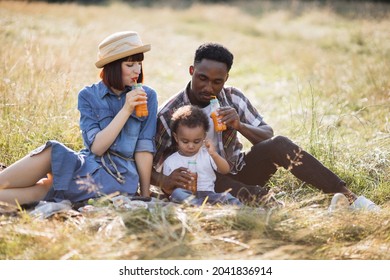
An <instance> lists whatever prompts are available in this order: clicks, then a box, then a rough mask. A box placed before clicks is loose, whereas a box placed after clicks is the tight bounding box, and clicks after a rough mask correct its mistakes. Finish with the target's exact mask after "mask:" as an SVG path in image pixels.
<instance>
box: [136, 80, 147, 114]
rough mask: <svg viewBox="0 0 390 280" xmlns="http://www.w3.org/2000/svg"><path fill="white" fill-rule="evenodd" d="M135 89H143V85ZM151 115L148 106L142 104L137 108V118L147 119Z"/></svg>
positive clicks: (137, 85) (139, 84) (138, 85)
mask: <svg viewBox="0 0 390 280" xmlns="http://www.w3.org/2000/svg"><path fill="white" fill-rule="evenodd" d="M134 88H142V84H141V83H138V84H135V85H134ZM148 114H149V112H148V105H147V104H141V105H137V106H135V115H136V116H137V117H147V116H148Z"/></svg>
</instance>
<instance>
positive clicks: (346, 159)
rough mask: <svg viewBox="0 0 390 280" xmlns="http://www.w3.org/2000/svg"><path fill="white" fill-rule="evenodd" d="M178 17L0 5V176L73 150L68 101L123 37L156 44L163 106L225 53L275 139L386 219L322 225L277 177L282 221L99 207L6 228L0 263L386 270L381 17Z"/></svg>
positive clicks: (75, 138)
mask: <svg viewBox="0 0 390 280" xmlns="http://www.w3.org/2000/svg"><path fill="white" fill-rule="evenodd" d="M179 2H180V3H181V2H182V1H179ZM189 2H190V1H188V2H187V3H189ZM159 3H160V2H159ZM172 3H174V4H172ZM177 3H178V2H177V1H176V2H175V1H168V3H165V5H164V4H162V3H160V4H158V5H156V6H153V5H152V6H148V7H146V6H143V5H133V6H131V5H127V4H123V3H120V2H115V1H112V2H111V4H109V5H100V6H98V5H88V6H83V5H77V4H47V3H43V2H21V1H18V2H7V1H1V2H0V39H1V42H2V44H1V45H0V54H1V64H2V65H1V67H0V77H1V80H0V114H1V119H0V130H1V134H0V162H4V163H5V164H11V163H12V162H14V161H15V160H17V159H19V158H20V157H22V156H24V155H25V154H26V153H27V152H29V151H30V150H31V149H33V148H35V147H37V146H39V145H41V144H42V143H43V142H44V141H46V140H48V139H57V140H59V141H62V142H64V143H66V144H67V145H69V146H70V147H71V148H74V149H76V150H77V149H79V148H81V147H82V142H81V137H80V134H79V128H78V112H77V110H76V102H77V92H78V91H79V90H80V89H81V88H82V87H83V86H84V85H87V84H91V83H93V82H95V81H97V77H98V70H97V69H96V68H94V62H95V59H96V46H97V44H98V43H99V42H100V41H101V40H102V38H104V37H105V36H106V35H108V34H110V33H112V32H115V31H118V30H128V29H133V30H137V31H138V32H139V33H140V34H141V36H142V38H143V41H144V42H149V43H151V44H152V51H151V52H149V53H147V55H146V60H145V65H144V67H145V71H146V83H147V84H149V85H150V86H152V87H154V88H155V89H156V90H157V92H158V93H159V102H160V103H162V102H163V101H164V100H165V99H166V98H167V97H168V96H170V95H171V94H173V93H176V92H177V91H179V90H180V89H181V88H182V87H184V85H185V83H186V81H188V79H189V75H188V66H189V65H190V64H191V63H192V57H193V52H194V50H195V49H196V47H197V46H198V45H199V44H200V43H203V42H205V41H218V42H221V43H223V44H225V45H227V46H228V47H229V48H230V49H231V50H232V51H233V53H234V54H235V63H234V65H233V69H232V71H231V74H230V78H229V83H230V84H232V85H236V86H239V87H240V88H242V89H243V90H245V92H247V94H248V96H249V97H250V98H251V99H252V100H253V103H254V104H255V105H256V107H257V108H258V109H259V110H260V111H261V113H262V114H263V115H264V116H265V118H266V121H267V122H268V123H269V124H271V125H272V126H273V127H274V129H275V131H276V133H277V134H283V135H286V136H288V137H290V138H292V139H294V140H296V141H297V142H298V143H299V144H300V145H302V146H303V147H304V148H305V149H307V150H309V151H310V152H311V153H313V154H314V155H315V156H316V157H318V158H319V159H320V160H321V161H322V162H324V164H326V165H327V166H329V167H330V168H331V169H332V170H334V171H335V172H336V173H337V174H339V175H340V176H341V177H342V178H343V179H345V180H346V181H347V182H348V184H349V185H350V187H351V188H352V189H353V190H354V191H356V192H358V193H362V194H364V195H366V196H368V197H370V198H372V199H373V200H375V201H377V202H378V203H380V204H381V207H382V208H383V211H382V212H381V213H376V214H375V213H357V212H354V213H352V212H342V213H335V214H333V215H329V213H328V212H327V211H326V209H327V206H328V204H329V200H330V197H329V196H326V195H323V194H320V193H319V192H318V191H316V190H314V189H312V188H310V187H309V186H302V184H301V182H298V181H297V180H296V179H295V178H293V177H292V176H291V175H290V174H289V173H287V172H285V171H283V170H280V171H279V172H278V173H277V174H276V176H274V178H273V179H272V180H271V182H270V186H271V187H272V188H273V189H274V191H275V192H282V191H283V192H285V193H286V195H285V196H282V197H281V199H282V200H284V202H285V203H286V207H285V208H283V209H274V210H272V211H267V212H266V213H264V212H262V211H258V210H256V209H251V208H247V209H242V210H237V209H232V208H224V207H207V208H204V209H192V208H181V207H167V208H161V209H158V211H153V212H148V211H138V212H131V213H130V212H121V211H116V210H115V209H113V208H112V207H107V208H106V209H105V211H103V212H98V213H94V214H83V215H80V214H78V213H75V212H70V213H66V214H58V215H56V216H54V217H51V218H49V219H47V220H36V219H33V218H31V217H30V216H29V215H28V214H27V213H25V212H23V211H19V212H18V214H17V215H16V216H14V215H2V216H0V259H166V258H168V259H389V257H390V252H389V250H390V248H389V245H388V244H389V240H390V235H389V222H388V221H389V203H388V201H389V199H390V185H389V182H390V178H389V174H390V169H389V166H390V136H389V135H390V120H389V114H388V112H389V110H388V108H389V105H390V102H389V100H390V83H389V80H388V77H389V76H390V67H389V63H388V61H389V58H390V53H389V50H390V32H389V29H388V26H389V24H390V22H389V18H390V17H389V11H390V6H389V5H388V4H370V3H368V4H367V3H361V2H359V3H353V4H348V3H344V2H341V1H337V2H336V3H335V2H329V1H326V4H319V2H308V1H304V2H301V1H277V2H273V1H245V2H239V4H235V3H233V4H230V5H223V4H192V5H190V4H188V5H182V6H181V5H175V4H177ZM216 15H218V16H216ZM245 145H246V147H248V143H246V142H245ZM1 207H2V208H4V207H3V206H1ZM10 210H12V209H10ZM205 252H207V254H205Z"/></svg>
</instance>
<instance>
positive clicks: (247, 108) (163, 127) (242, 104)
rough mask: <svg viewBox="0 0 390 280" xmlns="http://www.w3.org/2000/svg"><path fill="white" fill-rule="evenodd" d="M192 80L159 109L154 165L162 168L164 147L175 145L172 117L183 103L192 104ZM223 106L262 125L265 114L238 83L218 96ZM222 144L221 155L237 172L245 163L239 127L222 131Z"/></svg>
mask: <svg viewBox="0 0 390 280" xmlns="http://www.w3.org/2000/svg"><path fill="white" fill-rule="evenodd" d="M189 87H190V83H188V85H187V87H186V88H185V89H184V90H182V91H180V92H179V93H177V94H176V95H174V96H172V97H171V98H169V99H168V100H167V101H165V103H164V104H163V105H162V106H161V107H160V108H159V110H158V113H157V131H156V136H155V139H156V148H157V152H156V154H155V156H154V166H155V168H156V169H158V168H160V167H161V165H162V163H163V161H164V159H165V157H166V155H164V151H165V150H166V149H167V148H168V147H170V146H171V143H172V141H171V129H170V120H171V118H172V114H173V113H174V112H175V111H176V109H178V108H179V107H181V106H184V105H191V102H190V100H189V98H188V91H189ZM217 98H218V101H219V103H220V104H221V106H222V107H225V106H228V107H233V108H235V109H236V111H237V113H238V116H239V118H240V121H241V122H243V123H246V124H249V125H253V126H260V125H261V122H262V120H263V117H262V116H261V115H260V114H259V113H258V112H257V110H256V108H255V107H253V106H252V104H251V103H250V102H249V100H248V99H247V98H246V97H245V96H244V94H243V93H242V92H241V91H239V90H238V89H237V88H235V87H224V88H222V90H221V92H220V93H219V94H218V96H217ZM218 141H219V143H218V146H219V147H223V151H222V152H221V155H222V156H223V157H225V158H226V160H227V161H228V163H229V165H230V170H231V171H230V172H231V173H232V174H236V173H237V172H238V171H240V170H241V169H242V167H243V166H244V165H245V162H244V152H242V148H243V145H242V144H241V142H240V140H239V139H238V137H237V131H236V130H235V129H232V128H229V127H228V128H227V130H225V131H223V132H222V137H221V138H219V139H218Z"/></svg>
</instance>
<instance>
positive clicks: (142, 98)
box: [123, 87, 148, 115]
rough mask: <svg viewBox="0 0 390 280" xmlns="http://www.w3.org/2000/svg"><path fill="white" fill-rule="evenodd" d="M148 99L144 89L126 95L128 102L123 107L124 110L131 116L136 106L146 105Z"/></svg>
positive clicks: (136, 89) (139, 88)
mask: <svg viewBox="0 0 390 280" xmlns="http://www.w3.org/2000/svg"><path fill="white" fill-rule="evenodd" d="M147 99H148V97H147V95H146V92H145V91H144V90H143V88H142V87H138V88H135V89H133V90H131V91H129V92H128V93H126V102H125V105H124V106H123V109H125V110H126V111H127V112H128V114H129V115H131V114H132V113H133V112H134V110H135V106H137V105H141V104H146V103H147Z"/></svg>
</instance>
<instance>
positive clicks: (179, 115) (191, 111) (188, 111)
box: [162, 105, 210, 160]
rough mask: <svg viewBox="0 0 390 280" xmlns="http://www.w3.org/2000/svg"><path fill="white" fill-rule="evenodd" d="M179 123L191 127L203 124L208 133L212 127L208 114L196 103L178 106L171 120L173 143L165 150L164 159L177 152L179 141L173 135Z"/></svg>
mask: <svg viewBox="0 0 390 280" xmlns="http://www.w3.org/2000/svg"><path fill="white" fill-rule="evenodd" d="M179 125H184V126H187V127H190V128H193V127H198V126H201V127H203V129H204V131H205V132H206V133H207V131H208V130H209V128H210V123H209V119H208V116H207V115H206V114H205V113H204V112H203V111H202V110H201V109H200V108H199V107H197V106H194V105H185V106H182V107H180V108H178V109H177V110H176V111H175V112H174V113H173V114H172V119H171V122H170V127H171V132H172V137H171V141H172V144H171V145H170V146H169V147H168V148H166V149H165V150H164V152H163V156H162V158H163V159H164V160H165V159H166V158H167V157H168V156H170V155H171V154H173V153H174V152H177V149H178V147H177V142H176V140H175V137H173V133H177V129H178V127H179Z"/></svg>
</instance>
